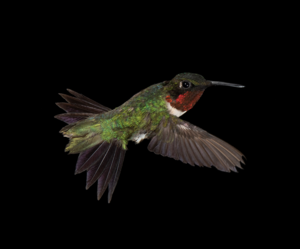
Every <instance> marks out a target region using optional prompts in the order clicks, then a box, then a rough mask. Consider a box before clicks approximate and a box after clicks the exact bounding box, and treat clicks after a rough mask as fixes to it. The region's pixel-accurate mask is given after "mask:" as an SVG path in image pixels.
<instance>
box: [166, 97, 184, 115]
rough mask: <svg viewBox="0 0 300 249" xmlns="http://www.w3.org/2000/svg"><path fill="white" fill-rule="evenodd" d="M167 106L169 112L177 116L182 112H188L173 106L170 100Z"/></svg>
mask: <svg viewBox="0 0 300 249" xmlns="http://www.w3.org/2000/svg"><path fill="white" fill-rule="evenodd" d="M166 103H167V108H168V110H169V113H170V114H172V115H174V116H176V117H180V116H181V115H182V114H184V113H186V111H184V112H182V111H180V110H177V109H176V108H174V107H172V106H171V104H170V103H169V102H167V101H166Z"/></svg>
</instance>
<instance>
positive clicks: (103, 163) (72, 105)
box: [54, 89, 126, 203]
mask: <svg viewBox="0 0 300 249" xmlns="http://www.w3.org/2000/svg"><path fill="white" fill-rule="evenodd" d="M67 90H68V92H69V93H71V94H72V95H74V96H75V97H72V96H69V95H65V94H60V95H61V96H62V97H63V98H64V99H65V100H66V101H67V102H68V103H64V102H60V103H56V105H57V106H59V107H60V108H61V109H63V110H64V111H66V113H63V114H59V115H56V116H54V117H55V118H57V119H59V120H61V121H63V122H65V123H67V124H68V125H67V126H65V127H63V128H62V129H61V130H60V132H61V133H63V134H64V136H66V137H69V138H70V143H69V144H68V145H67V147H66V151H70V153H71V154H75V153H80V154H79V157H78V160H77V164H76V171H75V174H78V173H81V172H84V171H87V183H86V189H88V188H89V187H90V186H91V185H93V184H94V183H95V182H96V181H98V190H97V196H98V200H100V198H101V197H102V195H103V194H104V192H105V190H106V189H107V187H108V203H110V201H111V198H112V195H113V192H114V190H115V188H116V185H117V182H118V179H119V176H120V172H121V169H122V165H123V161H124V157H125V153H126V151H125V150H124V149H122V145H121V143H120V142H119V141H118V140H113V141H111V142H110V143H108V142H105V141H101V137H100V135H99V134H88V133H87V134H83V135H82V134H76V135H74V134H73V133H72V128H73V127H75V126H79V125H80V123H81V122H78V121H83V120H86V119H87V118H89V117H93V116H95V115H97V114H101V113H104V112H107V111H110V110H111V109H109V108H108V107H105V106H103V105H101V104H99V103H97V102H96V101H94V100H91V99H90V98H88V97H86V96H84V95H82V94H79V93H77V92H75V91H72V90H70V89H67Z"/></svg>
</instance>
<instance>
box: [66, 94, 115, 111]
mask: <svg viewBox="0 0 300 249" xmlns="http://www.w3.org/2000/svg"><path fill="white" fill-rule="evenodd" d="M67 91H68V92H69V93H71V94H72V95H74V96H76V97H77V98H78V99H81V100H84V101H85V102H88V103H89V104H90V105H94V106H96V107H98V108H99V109H102V110H104V111H106V112H108V111H110V110H111V109H110V108H108V107H106V106H103V105H101V104H99V103H98V102H96V101H94V100H92V99H90V98H88V97H86V96H84V95H83V94H80V93H77V92H75V91H73V90H71V89H67Z"/></svg>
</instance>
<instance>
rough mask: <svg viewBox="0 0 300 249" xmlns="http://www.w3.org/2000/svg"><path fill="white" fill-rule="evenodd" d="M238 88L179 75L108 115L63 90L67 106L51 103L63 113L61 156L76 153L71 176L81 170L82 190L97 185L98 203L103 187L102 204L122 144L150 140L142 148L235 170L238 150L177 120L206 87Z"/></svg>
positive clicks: (121, 156)
mask: <svg viewBox="0 0 300 249" xmlns="http://www.w3.org/2000/svg"><path fill="white" fill-rule="evenodd" d="M215 85H220V86H231V87H239V88H242V87H244V86H242V85H236V84H231V83H225V82H219V81H210V80H205V79H204V78H203V76H201V75H199V74H194V73H181V74H178V75H176V76H175V77H174V78H173V79H172V80H169V81H164V82H161V83H158V84H155V85H152V86H150V87H148V88H146V89H144V90H142V91H141V92H139V93H137V94H136V95H134V96H133V97H132V98H131V99H129V100H128V101H127V102H125V103H124V104H123V105H121V106H119V107H117V108H115V109H113V110H111V109H109V108H107V107H105V106H103V105H101V104H99V103H97V102H95V101H93V100H91V99H89V98H87V97H86V96H84V95H82V94H79V93H77V92H74V91H72V90H70V89H67V90H68V91H69V93H71V94H72V95H74V96H75V97H72V96H68V95H65V94H60V95H61V96H62V97H63V98H64V99H65V100H66V101H67V102H68V103H64V102H62V103H56V104H57V105H58V106H59V107H60V108H62V109H63V110H65V111H66V112H67V113H63V114H60V115H56V116H55V118H57V119H59V120H62V121H64V122H66V123H67V124H68V125H67V126H65V127H63V128H62V129H61V130H60V132H61V133H62V134H63V135H64V136H65V137H68V138H69V139H70V142H69V144H68V145H67V146H66V149H65V151H69V153H70V154H75V153H80V154H79V157H78V160H77V164H76V171H75V174H78V173H81V172H83V171H87V183H86V189H88V188H89V187H90V186H91V185H92V184H94V183H95V182H96V181H97V180H98V190H97V195H98V200H99V199H100V198H101V197H102V195H103V193H104V192H105V190H106V188H107V187H108V202H110V201H111V198H112V194H113V192H114V190H115V187H116V184H117V182H118V179H119V176H120V172H121V168H122V165H123V160H124V156H125V152H126V150H127V144H128V141H135V143H137V144H138V143H139V142H141V141H142V140H143V139H145V138H148V139H151V142H150V143H149V145H148V149H149V150H150V151H153V152H154V153H155V154H160V155H162V156H167V157H171V158H174V159H176V160H180V161H182V162H184V163H189V164H191V165H193V166H194V165H195V164H196V165H198V166H206V167H211V166H215V167H216V168H217V169H219V170H221V171H227V172H230V171H235V172H237V170H236V168H235V167H239V168H241V166H240V162H243V163H244V161H243V159H242V157H243V156H244V155H243V154H242V153H241V152H240V151H238V150H237V149H235V148H234V147H232V146H231V145H229V144H228V143H226V142H224V141H222V140H221V139H219V138H217V137H215V136H213V135H211V134H209V133H207V132H206V131H204V130H202V129H201V128H199V127H197V126H194V125H192V124H190V123H189V122H186V121H184V120H182V119H180V118H179V116H181V115H182V114H184V113H185V112H186V111H188V110H190V109H191V108H192V107H193V106H194V105H195V103H196V102H197V101H198V100H199V98H200V97H201V95H202V94H203V92H204V90H205V89H206V88H207V87H210V86H215Z"/></svg>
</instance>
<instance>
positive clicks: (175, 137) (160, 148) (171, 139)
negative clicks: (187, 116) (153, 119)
mask: <svg viewBox="0 0 300 249" xmlns="http://www.w3.org/2000/svg"><path fill="white" fill-rule="evenodd" d="M165 122H166V120H165V119H163V120H162V121H161V123H160V124H159V126H158V128H157V130H156V131H155V135H154V137H153V138H152V140H151V142H150V143H149V145H148V149H149V150H150V151H152V152H154V153H156V154H160V155H163V156H168V157H171V158H174V159H176V160H180V161H182V162H184V163H188V164H190V165H193V166H194V165H195V164H196V165H198V166H206V167H211V166H214V167H216V168H217V169H218V170H221V171H225V172H230V171H234V172H237V170H236V168H235V167H239V168H242V167H241V165H240V162H242V163H244V161H243V158H242V157H243V156H244V155H243V154H242V153H241V152H240V151H238V150H237V149H236V148H234V147H233V146H231V145H230V144H228V143H226V142H224V141H223V140H221V139H219V138H217V137H215V136H213V135H211V134H209V133H208V132H206V131H205V130H202V129H201V128H199V127H197V126H194V125H192V124H190V123H188V122H186V121H183V120H181V119H179V118H177V117H175V116H170V117H169V118H168V120H167V122H168V124H167V125H163V124H165Z"/></svg>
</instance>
